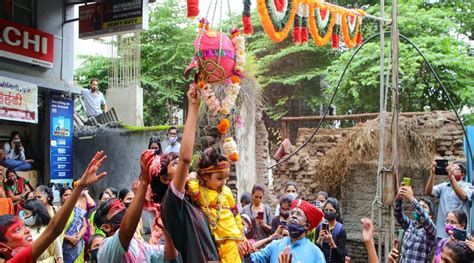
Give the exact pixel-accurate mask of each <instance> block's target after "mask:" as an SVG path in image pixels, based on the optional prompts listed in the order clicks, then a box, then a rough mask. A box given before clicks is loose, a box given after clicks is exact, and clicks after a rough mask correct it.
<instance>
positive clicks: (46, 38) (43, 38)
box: [0, 18, 54, 68]
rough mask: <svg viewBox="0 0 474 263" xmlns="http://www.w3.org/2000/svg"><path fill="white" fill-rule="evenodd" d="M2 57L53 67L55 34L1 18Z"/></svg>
mask: <svg viewBox="0 0 474 263" xmlns="http://www.w3.org/2000/svg"><path fill="white" fill-rule="evenodd" d="M0 57H6V58H10V59H14V60H19V61H22V62H26V63H30V64H34V65H39V66H43V67H47V68H52V67H53V60H54V36H53V35H51V34H48V33H45V32H42V31H39V30H36V29H33V28H29V27H27V26H24V25H20V24H17V23H14V22H11V21H8V20H5V19H1V18H0Z"/></svg>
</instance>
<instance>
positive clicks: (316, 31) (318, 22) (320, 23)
mask: <svg viewBox="0 0 474 263" xmlns="http://www.w3.org/2000/svg"><path fill="white" fill-rule="evenodd" d="M321 12H325V13H326V15H325V17H324V19H322V17H321ZM315 17H316V18H315ZM335 22H336V16H335V15H334V14H333V13H332V12H331V10H330V9H329V8H327V7H326V8H324V7H322V6H321V7H317V8H310V9H309V21H308V23H309V30H310V33H311V36H312V37H313V40H314V43H315V44H316V45H317V46H320V47H322V46H324V45H326V44H327V43H328V42H329V40H331V36H332V31H333V29H334V23H335ZM323 28H324V29H326V34H324V35H321V31H322V30H321V29H323Z"/></svg>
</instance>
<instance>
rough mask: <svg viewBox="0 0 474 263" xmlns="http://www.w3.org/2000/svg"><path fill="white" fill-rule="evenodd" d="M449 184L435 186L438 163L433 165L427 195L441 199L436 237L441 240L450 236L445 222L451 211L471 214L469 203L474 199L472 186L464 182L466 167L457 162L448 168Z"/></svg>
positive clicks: (426, 188) (427, 185)
mask: <svg viewBox="0 0 474 263" xmlns="http://www.w3.org/2000/svg"><path fill="white" fill-rule="evenodd" d="M446 171H447V172H448V179H449V181H448V182H444V183H440V184H437V185H434V181H435V177H436V161H433V163H432V164H431V175H430V178H429V179H428V182H427V183H426V187H425V193H426V194H427V195H430V196H432V197H437V198H439V205H438V212H437V215H438V216H437V218H436V235H437V237H438V238H439V239H442V238H446V237H448V235H447V234H446V232H445V231H444V220H445V219H446V216H447V214H448V212H449V211H452V210H455V209H462V210H463V211H464V212H465V213H466V214H469V203H470V201H471V197H472V192H473V189H472V185H471V184H470V183H468V182H466V181H464V177H465V176H466V165H465V164H464V163H463V162H460V161H456V162H453V163H452V164H450V165H448V166H447V167H446Z"/></svg>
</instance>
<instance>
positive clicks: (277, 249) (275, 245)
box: [246, 237, 326, 263]
mask: <svg viewBox="0 0 474 263" xmlns="http://www.w3.org/2000/svg"><path fill="white" fill-rule="evenodd" d="M287 246H289V247H290V249H291V253H292V254H293V261H292V262H295V263H296V262H301V263H320V262H323V263H325V262H326V260H325V259H324V254H323V252H321V250H320V249H319V248H318V247H317V246H316V245H315V244H313V243H312V242H311V241H310V240H309V239H308V238H306V237H304V238H303V239H300V240H297V241H296V242H295V243H294V244H291V239H290V237H284V238H282V239H279V240H274V241H272V242H271V243H270V244H268V245H267V246H266V247H265V248H264V249H262V250H260V251H259V252H256V253H253V254H252V255H251V256H250V261H248V260H246V262H255V263H260V262H261V263H264V262H265V263H266V262H269V263H278V256H279V255H280V253H281V252H282V251H283V250H284V249H285V248H286V247H287Z"/></svg>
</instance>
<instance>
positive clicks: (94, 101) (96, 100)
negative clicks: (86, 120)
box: [81, 89, 105, 117]
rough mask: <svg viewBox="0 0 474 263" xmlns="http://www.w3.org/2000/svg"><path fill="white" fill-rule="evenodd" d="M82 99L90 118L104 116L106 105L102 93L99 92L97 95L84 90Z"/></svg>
mask: <svg viewBox="0 0 474 263" xmlns="http://www.w3.org/2000/svg"><path fill="white" fill-rule="evenodd" d="M81 94H82V97H84V103H85V106H86V113H87V116H88V117H95V116H97V115H99V114H102V108H101V106H102V105H105V97H104V94H102V92H100V91H98V90H97V93H96V94H92V91H91V90H90V89H82V92H81Z"/></svg>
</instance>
